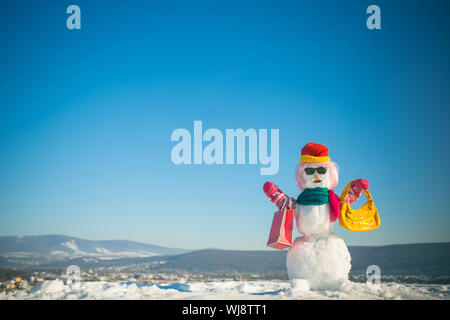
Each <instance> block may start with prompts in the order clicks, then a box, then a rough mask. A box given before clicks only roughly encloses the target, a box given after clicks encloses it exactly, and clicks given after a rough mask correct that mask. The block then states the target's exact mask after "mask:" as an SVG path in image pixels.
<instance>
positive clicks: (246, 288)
mask: <svg viewBox="0 0 450 320" xmlns="http://www.w3.org/2000/svg"><path fill="white" fill-rule="evenodd" d="M6 299H51V300H53V299H62V300H69V299H70V300H73V299H87V300H97V299H164V300H168V299H177V300H179V299H196V300H202V299H211V300H237V299H245V300H258V299H264V300H265V299H276V300H280V299H335V300H344V299H345V300H357V299H365V300H373V299H377V300H379V299H390V300H391V299H395V300H397V299H447V300H448V299H450V293H449V290H448V287H447V286H446V285H418V284H414V285H411V284H406V285H403V284H397V283H382V284H381V285H380V286H379V287H370V286H367V285H366V284H364V283H352V286H351V287H350V288H349V289H348V290H346V291H333V290H319V291H312V290H308V291H305V292H297V293H294V294H293V293H291V290H290V289H289V282H288V281H248V282H247V281H225V282H194V283H170V284H164V285H162V284H137V283H123V282H100V281H97V282H83V283H82V284H81V288H80V289H78V290H76V289H71V288H69V286H67V285H64V283H63V281H61V280H54V281H45V282H41V283H39V284H37V285H36V286H35V287H34V288H33V289H32V290H31V291H30V292H27V291H15V292H2V293H0V300H6Z"/></svg>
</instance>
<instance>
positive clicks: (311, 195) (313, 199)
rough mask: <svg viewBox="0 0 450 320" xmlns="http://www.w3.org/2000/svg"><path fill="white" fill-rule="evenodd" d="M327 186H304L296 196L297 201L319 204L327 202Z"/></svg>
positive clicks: (304, 203) (306, 203)
mask: <svg viewBox="0 0 450 320" xmlns="http://www.w3.org/2000/svg"><path fill="white" fill-rule="evenodd" d="M329 198H330V196H329V193H328V189H327V188H320V187H318V188H306V189H305V190H303V192H302V193H300V195H299V196H298V198H297V203H299V204H303V205H309V206H310V205H321V204H325V203H328V202H329Z"/></svg>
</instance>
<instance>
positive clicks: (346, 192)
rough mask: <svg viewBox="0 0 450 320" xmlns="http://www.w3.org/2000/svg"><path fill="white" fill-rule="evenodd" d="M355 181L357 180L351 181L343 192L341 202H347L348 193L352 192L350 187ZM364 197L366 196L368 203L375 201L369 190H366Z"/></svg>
mask: <svg viewBox="0 0 450 320" xmlns="http://www.w3.org/2000/svg"><path fill="white" fill-rule="evenodd" d="M353 181H355V180H352V181H350V182H349V183H348V184H347V185H346V186H345V188H344V190H342V194H341V198H340V200H341V201H342V202H344V201H345V198H346V197H347V195H348V191H349V190H350V186H351V184H352V182H353ZM364 195H365V196H366V198H367V200H368V201H373V199H372V195H371V194H370V192H369V189H367V190H364Z"/></svg>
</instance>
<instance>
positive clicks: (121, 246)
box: [0, 236, 450, 277]
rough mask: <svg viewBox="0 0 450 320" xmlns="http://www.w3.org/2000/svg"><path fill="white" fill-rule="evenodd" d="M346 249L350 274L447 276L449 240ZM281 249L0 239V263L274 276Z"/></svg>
mask: <svg viewBox="0 0 450 320" xmlns="http://www.w3.org/2000/svg"><path fill="white" fill-rule="evenodd" d="M74 244H75V245H76V247H75V246H74ZM104 250H107V251H104ZM54 251H63V252H66V253H64V254H62V253H56V254H55V252H54ZM349 251H350V254H351V258H352V261H351V263H352V270H351V273H353V274H365V272H366V270H367V267H368V266H370V265H378V266H379V267H380V268H381V272H382V274H385V275H388V274H389V275H429V276H447V277H448V276H450V242H446V243H418V244H401V245H388V246H349ZM52 252H53V254H52ZM85 253H88V254H85ZM286 253H287V251H286V250H284V251H278V250H260V251H257V250H220V249H204V250H197V251H189V250H185V249H175V248H165V247H161V246H155V245H149V244H143V243H138V242H133V241H125V240H110V241H91V240H83V239H78V238H74V237H67V236H37V237H22V238H20V237H0V267H9V268H48V269H51V268H58V269H65V268H66V267H67V266H69V265H72V264H75V265H78V266H80V267H81V268H82V269H85V268H112V269H111V270H114V268H115V267H120V268H121V270H123V268H122V267H125V269H126V270H129V271H130V272H191V273H211V274H218V273H260V274H273V275H274V276H275V277H279V276H280V275H286V264H285V259H286Z"/></svg>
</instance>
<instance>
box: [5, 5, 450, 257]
mask: <svg viewBox="0 0 450 320" xmlns="http://www.w3.org/2000/svg"><path fill="white" fill-rule="evenodd" d="M433 3H434V4H435V5H434V6H432V5H431V4H430V2H426V1H376V2H373V3H372V2H368V1H339V2H338V1H245V0H244V1H114V2H111V1H71V2H69V1H58V2H56V1H39V2H37V1H12V0H7V1H2V2H1V3H0V41H1V50H0V63H1V72H0V97H1V100H0V101H1V102H0V235H31V234H55V233H56V234H67V235H72V236H78V237H82V238H87V239H129V240H136V241H143V242H148V243H154V244H159V245H165V246H172V247H182V248H191V249H199V248H208V247H216V248H224V249H264V248H265V244H266V241H267V237H268V233H269V230H270V225H271V222H272V215H273V213H274V211H275V210H274V209H275V207H274V206H273V205H272V204H271V203H270V202H269V201H268V200H267V199H266V197H265V195H264V193H263V192H262V185H263V183H264V182H265V181H267V180H270V181H273V182H274V183H276V184H278V185H279V186H280V188H281V189H282V190H283V191H285V192H286V193H288V194H289V195H291V196H292V197H297V195H298V193H299V191H298V190H297V188H296V186H295V175H294V171H295V167H296V165H297V163H298V160H299V156H300V150H301V148H302V147H303V146H304V145H305V144H306V143H308V142H311V141H313V142H318V143H322V144H324V145H326V146H328V147H329V149H330V156H331V158H332V160H333V161H335V162H336V163H337V164H338V165H339V167H340V183H339V185H338V187H337V188H336V190H335V191H337V193H338V194H340V192H341V190H342V189H343V188H344V187H345V185H346V183H347V182H348V181H350V180H351V179H355V178H366V179H368V180H369V181H370V184H371V188H370V190H371V192H372V195H373V197H374V199H375V204H376V205H377V207H378V209H379V211H380V216H381V223H382V225H381V227H380V229H378V230H376V231H372V232H358V233H355V232H350V231H346V230H344V229H342V228H341V227H340V226H338V225H336V226H335V229H334V230H335V232H336V233H337V234H338V235H340V236H342V237H343V238H344V239H345V241H346V242H347V243H348V244H349V245H383V244H392V243H416V242H436V241H450V232H449V231H448V228H449V227H450V218H449V216H450V210H449V209H450V205H449V202H448V201H447V198H448V196H447V192H448V191H447V187H448V185H447V184H448V181H449V179H450V175H449V171H448V168H447V166H446V163H447V159H448V158H449V156H450V152H449V143H448V140H449V138H450V135H449V130H448V120H449V119H450V117H449V101H450V100H449V98H450V97H449V94H450V90H449V89H450V88H449V71H450V62H449V59H448V57H449V56H450V50H449V49H450V48H449V33H448V30H450V28H449V27H450V26H449V24H450V22H449V21H448V19H447V15H448V12H449V9H450V8H449V4H448V3H447V2H442V3H441V2H437V1H436V2H434V1H433ZM70 4H77V5H79V6H80V8H81V12H82V14H81V16H82V22H81V25H82V29H81V30H68V29H67V28H66V21H65V20H66V18H67V16H68V15H67V14H66V8H67V6H68V5H70ZM370 4H378V5H379V6H380V8H381V17H382V22H381V26H382V29H381V30H372V31H371V30H368V29H367V28H366V23H365V20H366V19H367V17H368V15H367V14H366V13H365V11H366V8H367V6H369V5H370ZM194 120H201V121H203V128H204V130H205V129H207V128H217V129H219V130H221V131H222V132H225V129H228V128H231V129H233V128H243V129H248V128H255V129H260V128H265V129H272V128H276V129H279V130H280V170H279V172H278V174H276V175H274V176H261V175H260V174H259V165H221V166H219V165H215V166H207V165H201V166H194V165H191V166H175V165H174V164H173V163H172V162H171V160H170V152H171V149H172V147H173V146H174V145H175V143H173V142H171V141H170V135H171V133H172V131H173V130H175V129H177V128H187V129H188V130H190V131H191V132H192V131H193V123H194ZM296 235H297V234H296Z"/></svg>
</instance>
